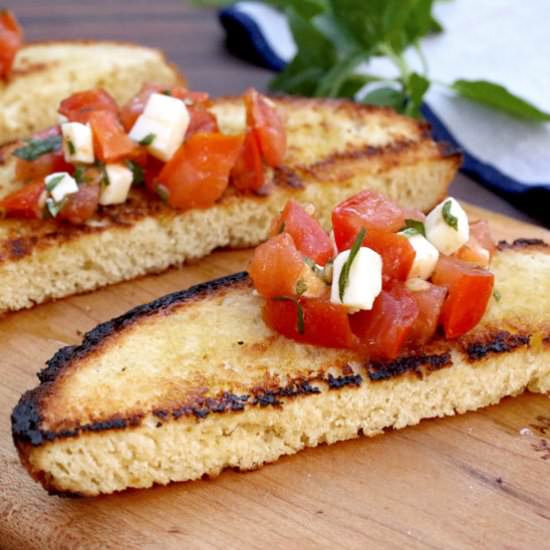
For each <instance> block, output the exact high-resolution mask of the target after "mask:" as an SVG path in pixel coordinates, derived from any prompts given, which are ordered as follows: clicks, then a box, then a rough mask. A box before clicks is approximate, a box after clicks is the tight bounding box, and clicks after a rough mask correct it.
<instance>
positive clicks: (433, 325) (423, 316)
mask: <svg viewBox="0 0 550 550" xmlns="http://www.w3.org/2000/svg"><path fill="white" fill-rule="evenodd" d="M426 285H428V287H427V288H426V289H423V290H417V291H414V292H412V296H413V298H414V299H415V301H416V305H417V306H418V318H417V319H416V322H415V323H414V325H413V327H412V332H411V335H410V342H411V344H413V345H418V346H421V345H423V344H426V343H427V342H429V341H430V340H431V339H432V338H433V336H434V334H435V331H436V330H437V326H438V324H439V318H440V316H441V309H442V307H443V302H444V301H445V296H446V295H447V289H446V288H444V287H442V286H437V285H432V284H430V283H428V282H426Z"/></svg>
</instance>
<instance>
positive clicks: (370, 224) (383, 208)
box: [332, 190, 425, 250]
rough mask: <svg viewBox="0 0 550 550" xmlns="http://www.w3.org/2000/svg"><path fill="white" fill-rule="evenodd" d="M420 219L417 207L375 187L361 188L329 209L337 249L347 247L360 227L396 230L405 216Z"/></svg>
mask: <svg viewBox="0 0 550 550" xmlns="http://www.w3.org/2000/svg"><path fill="white" fill-rule="evenodd" d="M409 218H410V219H415V220H420V221H423V220H424V219H425V216H424V214H422V212H420V211H418V210H412V209H408V208H401V207H400V206H398V205H397V204H395V203H394V202H392V201H391V200H389V199H387V198H386V197H384V196H383V195H381V194H380V193H376V192H375V191H368V190H366V191H362V192H361V193H358V194H357V195H354V196H353V197H350V198H349V199H346V200H345V201H343V202H341V203H340V204H338V205H337V206H336V208H335V209H334V210H333V211H332V225H333V228H334V238H335V240H336V245H337V246H338V250H347V249H348V248H351V247H352V245H353V241H354V240H355V238H356V236H357V233H359V231H360V230H361V228H365V229H366V230H367V232H368V231H369V230H371V229H377V230H382V231H387V232H390V233H393V232H396V231H399V230H400V229H402V228H403V226H404V225H405V220H406V219H409Z"/></svg>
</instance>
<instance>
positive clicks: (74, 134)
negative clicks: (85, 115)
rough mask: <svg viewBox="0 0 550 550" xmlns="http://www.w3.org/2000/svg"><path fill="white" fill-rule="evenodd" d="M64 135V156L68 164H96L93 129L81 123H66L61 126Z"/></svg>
mask: <svg viewBox="0 0 550 550" xmlns="http://www.w3.org/2000/svg"><path fill="white" fill-rule="evenodd" d="M61 132H62V134H63V155H64V157H65V160H66V161H67V162H84V163H87V164H91V163H93V162H94V160H95V158H94V140H93V136H92V129H91V128H90V127H89V126H88V125H87V124H80V122H66V123H65V124H62V125H61Z"/></svg>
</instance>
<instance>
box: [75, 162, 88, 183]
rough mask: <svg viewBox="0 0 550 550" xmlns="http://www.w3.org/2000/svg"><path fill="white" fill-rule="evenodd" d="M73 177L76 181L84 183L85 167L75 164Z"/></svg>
mask: <svg viewBox="0 0 550 550" xmlns="http://www.w3.org/2000/svg"><path fill="white" fill-rule="evenodd" d="M73 177H74V179H75V180H76V183H84V181H86V169H85V168H84V167H83V166H77V167H76V168H75V169H74V174H73Z"/></svg>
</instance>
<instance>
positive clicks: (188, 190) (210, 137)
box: [157, 133, 243, 209]
mask: <svg viewBox="0 0 550 550" xmlns="http://www.w3.org/2000/svg"><path fill="white" fill-rule="evenodd" d="M242 143H243V136H241V135H238V136H228V135H224V134H220V133H215V134H195V135H194V136H192V137H191V138H189V139H188V140H187V141H185V142H184V144H183V145H182V146H181V147H180V148H179V149H178V150H177V151H176V153H175V154H174V156H173V157H172V158H171V159H170V160H169V161H168V162H167V163H166V164H165V166H164V168H163V169H162V171H161V172H160V174H159V177H158V182H157V183H159V184H160V185H163V186H164V187H165V188H166V189H167V191H168V193H169V196H168V203H169V204H170V206H173V207H174V208H182V209H186V208H208V207H209V206H212V205H213V204H214V203H215V202H216V201H217V200H218V199H219V198H220V197H221V196H222V194H223V192H224V191H225V189H226V188H227V185H228V184H229V173H230V171H231V168H233V165H234V164H235V160H236V159H237V156H238V155H239V152H240V150H241V147H242Z"/></svg>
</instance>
